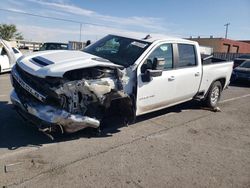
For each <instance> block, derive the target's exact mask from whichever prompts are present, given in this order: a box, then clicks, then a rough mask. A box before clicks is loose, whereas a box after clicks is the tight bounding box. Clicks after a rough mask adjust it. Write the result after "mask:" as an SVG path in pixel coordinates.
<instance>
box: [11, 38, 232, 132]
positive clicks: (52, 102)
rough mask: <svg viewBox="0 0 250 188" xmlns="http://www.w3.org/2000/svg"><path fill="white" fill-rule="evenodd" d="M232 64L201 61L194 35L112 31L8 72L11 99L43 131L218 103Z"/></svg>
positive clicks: (44, 54) (40, 54)
mask: <svg viewBox="0 0 250 188" xmlns="http://www.w3.org/2000/svg"><path fill="white" fill-rule="evenodd" d="M232 67H233V62H223V61H213V59H212V58H206V59H202V58H201V55H200V49H199V45H198V43H197V42H194V41H189V40H184V39H179V38H171V37H167V38H154V37H151V36H150V35H148V36H146V37H145V38H142V39H141V38H135V37H128V36H120V35H108V36H106V37H104V38H102V39H100V40H99V41H97V42H95V43H93V44H91V45H90V46H88V47H87V48H85V49H84V50H83V51H66V50H60V51H44V52H37V53H33V54H32V55H30V56H26V57H23V58H22V59H19V60H18V62H17V63H16V65H15V66H14V67H13V69H12V73H11V78H12V79H11V80H12V84H13V87H14V90H13V91H12V93H11V101H12V103H13V104H14V106H15V108H16V110H17V112H18V113H19V114H20V115H21V116H22V117H24V118H25V119H27V120H28V121H30V122H32V123H34V124H35V125H37V127H38V128H39V130H41V131H43V132H44V133H51V132H55V131H58V130H60V131H61V132H62V133H64V132H66V133H72V132H76V131H79V130H81V129H84V128H86V127H93V128H98V129H99V128H100V124H101V121H102V119H103V118H104V116H105V115H106V114H107V113H110V112H111V113H112V112H113V113H119V114H120V115H122V116H123V117H124V121H126V122H133V120H135V118H136V116H140V115H142V114H145V113H149V112H153V111H156V110H160V109H163V108H166V107H170V106H173V105H176V104H180V103H183V102H185V101H189V100H192V99H198V100H200V101H203V102H205V103H206V104H207V106H208V107H210V108H215V107H217V104H218V101H219V99H220V96H221V92H222V91H223V90H224V89H225V88H226V87H227V85H228V84H229V80H230V76H231V73H232ZM110 109H112V110H110Z"/></svg>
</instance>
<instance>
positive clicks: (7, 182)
mask: <svg viewBox="0 0 250 188" xmlns="http://www.w3.org/2000/svg"><path fill="white" fill-rule="evenodd" d="M11 88H12V87H11V85H10V81H9V74H2V75H0V187H56V186H58V187H226V188H229V187H246V188H247V187H250V105H249V104H250V86H249V85H244V84H237V85H233V86H230V87H229V89H227V90H226V91H224V93H223V97H222V99H221V102H220V104H219V107H220V108H221V112H216V113H215V112H212V111H209V110H205V109H202V108H201V107H200V105H199V103H197V102H188V103H185V104H182V105H178V106H176V107H172V108H169V109H166V110H161V111H158V112H155V113H151V114H148V115H145V116H142V117H139V118H138V120H137V122H136V123H135V124H133V125H130V126H128V127H124V126H119V125H117V124H116V123H114V121H112V122H110V124H109V125H107V126H106V127H105V128H104V130H103V134H102V135H101V136H100V137H97V136H95V135H94V134H92V133H91V131H88V130H84V131H81V132H78V133H76V134H72V135H67V136H64V137H61V138H58V139H57V140H56V141H55V142H52V141H51V140H50V139H49V138H48V137H47V136H45V135H43V134H42V133H40V132H38V131H37V130H36V129H34V128H32V127H29V126H27V125H26V123H25V122H24V121H22V119H21V118H20V117H19V116H18V115H17V114H16V113H15V111H14V110H13V109H12V105H11V103H10V102H9V93H10V91H11Z"/></svg>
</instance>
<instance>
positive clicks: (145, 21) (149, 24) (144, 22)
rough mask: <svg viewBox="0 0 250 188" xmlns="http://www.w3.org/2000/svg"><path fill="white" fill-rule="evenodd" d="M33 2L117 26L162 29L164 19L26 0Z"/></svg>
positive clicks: (40, 0) (61, 2)
mask: <svg viewBox="0 0 250 188" xmlns="http://www.w3.org/2000/svg"><path fill="white" fill-rule="evenodd" d="M27 1H30V2H33V3H37V4H40V5H42V6H47V7H49V8H50V9H54V10H55V11H62V12H67V13H71V14H74V15H81V16H86V17H88V18H91V19H95V20H96V21H97V22H103V21H105V22H106V23H115V24H118V25H119V26H136V27H142V28H148V29H153V30H158V31H160V30H164V28H163V27H162V25H164V21H163V20H162V19H160V18H154V17H138V16H133V17H128V18H124V17H116V16H110V15H103V14H100V13H98V12H95V11H92V10H88V9H84V8H80V7H77V6H75V5H71V4H66V3H65V2H64V1H59V2H58V1H57V2H55V1H52V2H48V1H44V0H27Z"/></svg>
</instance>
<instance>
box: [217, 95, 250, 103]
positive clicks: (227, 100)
mask: <svg viewBox="0 0 250 188" xmlns="http://www.w3.org/2000/svg"><path fill="white" fill-rule="evenodd" d="M246 97H250V94H247V95H242V96H239V97H234V98H231V99H226V100H223V101H220V102H219V103H226V102H230V101H235V100H238V99H242V98H246Z"/></svg>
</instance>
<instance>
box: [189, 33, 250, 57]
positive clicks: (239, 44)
mask: <svg viewBox="0 0 250 188" xmlns="http://www.w3.org/2000/svg"><path fill="white" fill-rule="evenodd" d="M189 40H193V41H196V42H198V43H199V45H201V46H209V47H212V48H213V51H214V52H215V53H237V54H247V53H250V41H235V40H230V39H225V38H213V37H210V38H200V37H198V38H191V37H190V38H189Z"/></svg>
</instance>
